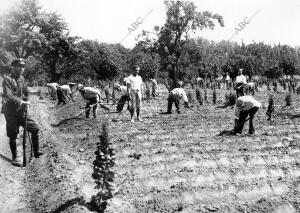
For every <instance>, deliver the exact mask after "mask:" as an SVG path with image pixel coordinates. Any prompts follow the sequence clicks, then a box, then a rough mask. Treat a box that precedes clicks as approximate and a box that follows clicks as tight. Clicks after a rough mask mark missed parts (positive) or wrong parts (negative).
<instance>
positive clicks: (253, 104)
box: [234, 96, 262, 134]
mask: <svg viewBox="0 0 300 213" xmlns="http://www.w3.org/2000/svg"><path fill="white" fill-rule="evenodd" d="M261 106H262V105H261V103H260V102H259V101H257V100H255V99H254V98H253V97H252V96H241V97H239V98H238V99H237V100H236V104H235V108H234V115H235V127H234V134H237V133H238V134H241V133H242V130H243V127H244V123H245V120H246V118H247V117H248V115H249V116H250V120H249V134H254V133H255V129H254V125H253V119H254V116H255V114H256V112H257V111H258V109H259V108H260V107H261Z"/></svg>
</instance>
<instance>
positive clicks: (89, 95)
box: [78, 84, 101, 118]
mask: <svg viewBox="0 0 300 213" xmlns="http://www.w3.org/2000/svg"><path fill="white" fill-rule="evenodd" d="M78 91H79V92H80V94H81V96H82V98H83V99H84V100H85V101H86V105H85V109H86V112H85V116H86V118H89V117H90V108H91V106H92V105H94V106H93V116H94V118H96V117H97V109H98V103H99V101H100V99H101V93H100V91H99V90H98V89H95V88H92V87H84V86H83V85H82V84H78Z"/></svg>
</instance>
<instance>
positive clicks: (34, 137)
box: [31, 132, 44, 158]
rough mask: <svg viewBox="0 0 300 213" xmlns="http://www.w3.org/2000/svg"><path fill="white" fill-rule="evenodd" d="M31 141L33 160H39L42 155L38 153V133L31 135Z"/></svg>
mask: <svg viewBox="0 0 300 213" xmlns="http://www.w3.org/2000/svg"><path fill="white" fill-rule="evenodd" d="M31 139H32V145H33V154H34V157H35V158H39V157H40V156H41V155H43V154H44V153H43V152H41V151H39V147H40V145H39V135H38V133H37V132H36V133H32V134H31Z"/></svg>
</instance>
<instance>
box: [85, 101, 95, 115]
mask: <svg viewBox="0 0 300 213" xmlns="http://www.w3.org/2000/svg"><path fill="white" fill-rule="evenodd" d="M97 102H98V100H97V98H96V97H95V98H91V99H90V100H89V101H88V102H87V103H86V105H85V109H86V111H85V116H86V118H89V117H90V109H91V105H93V104H95V106H93V116H94V118H96V117H97V108H98V104H96V103H97Z"/></svg>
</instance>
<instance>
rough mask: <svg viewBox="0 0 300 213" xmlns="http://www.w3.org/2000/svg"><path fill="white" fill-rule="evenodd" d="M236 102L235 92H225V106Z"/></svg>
mask: <svg viewBox="0 0 300 213" xmlns="http://www.w3.org/2000/svg"><path fill="white" fill-rule="evenodd" d="M235 102H236V94H235V93H232V92H230V93H226V94H225V105H226V106H233V105H234V104H235Z"/></svg>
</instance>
